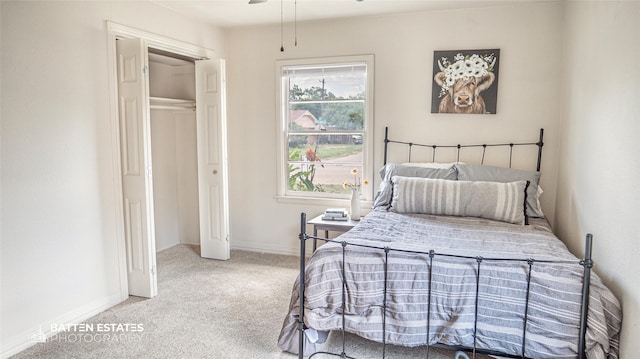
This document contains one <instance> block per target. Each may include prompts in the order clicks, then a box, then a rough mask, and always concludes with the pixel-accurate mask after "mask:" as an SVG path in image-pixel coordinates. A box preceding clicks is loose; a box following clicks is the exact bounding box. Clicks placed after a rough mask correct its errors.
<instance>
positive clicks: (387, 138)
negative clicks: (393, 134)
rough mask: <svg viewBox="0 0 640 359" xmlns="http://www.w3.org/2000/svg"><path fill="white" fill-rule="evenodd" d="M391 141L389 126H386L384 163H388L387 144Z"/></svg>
mask: <svg viewBox="0 0 640 359" xmlns="http://www.w3.org/2000/svg"><path fill="white" fill-rule="evenodd" d="M388 143H389V127H388V126H385V128H384V158H383V161H382V165H383V166H384V165H386V164H387V144H388Z"/></svg>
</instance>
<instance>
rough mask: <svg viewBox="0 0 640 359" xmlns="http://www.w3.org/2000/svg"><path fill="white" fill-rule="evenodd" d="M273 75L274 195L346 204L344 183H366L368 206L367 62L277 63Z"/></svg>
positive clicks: (358, 59) (367, 59)
mask: <svg viewBox="0 0 640 359" xmlns="http://www.w3.org/2000/svg"><path fill="white" fill-rule="evenodd" d="M276 71H277V77H278V78H279V79H280V81H279V85H280V91H279V96H278V104H279V106H278V108H279V111H278V120H279V136H278V137H279V139H278V140H279V164H278V167H279V177H278V178H279V183H278V186H279V188H278V195H279V196H282V197H289V198H290V197H311V198H333V199H340V198H342V199H346V198H349V197H350V193H351V191H350V190H349V189H348V188H345V187H344V186H343V184H344V183H345V182H349V183H354V182H356V181H357V182H363V181H365V180H367V181H369V182H370V184H369V185H368V186H362V189H361V196H362V197H361V198H362V200H367V201H371V199H372V193H373V189H372V188H371V187H372V185H371V183H372V179H373V178H372V176H371V174H372V171H371V169H372V160H373V156H372V154H373V145H372V141H371V133H372V128H373V126H372V125H373V56H372V55H366V56H348V57H338V58H323V59H306V60H283V61H278V62H277V66H276ZM354 168H355V169H356V170H357V175H356V176H354V175H353V174H352V170H353V169H354ZM354 177H357V178H354Z"/></svg>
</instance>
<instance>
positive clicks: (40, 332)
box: [0, 295, 126, 359]
mask: <svg viewBox="0 0 640 359" xmlns="http://www.w3.org/2000/svg"><path fill="white" fill-rule="evenodd" d="M124 299H126V298H124ZM124 299H123V298H122V297H121V296H120V295H114V296H111V297H107V298H103V299H100V300H96V301H94V302H93V303H90V304H87V305H85V306H82V307H80V308H78V309H76V310H73V311H71V312H69V313H66V314H63V315H61V316H59V317H57V318H54V319H53V320H49V321H47V322H44V323H41V324H40V325H39V326H38V327H34V328H31V329H30V330H27V331H24V332H22V333H19V334H17V335H14V336H12V337H11V338H9V339H8V340H7V341H5V342H4V343H2V349H1V350H2V351H1V352H0V358H2V359H5V358H8V357H10V356H12V355H15V354H18V353H20V352H21V351H23V350H25V349H27V348H29V347H31V346H33V345H35V344H38V343H39V342H41V341H43V340H45V339H48V338H50V337H51V336H52V335H53V334H54V333H52V331H51V326H52V325H57V326H60V325H63V324H64V325H70V324H79V323H82V322H84V321H86V320H87V319H89V318H91V317H93V316H94V315H96V314H98V313H100V312H103V311H105V310H107V309H109V308H111V307H113V306H114V305H116V304H118V303H120V302H122V301H123V300H124Z"/></svg>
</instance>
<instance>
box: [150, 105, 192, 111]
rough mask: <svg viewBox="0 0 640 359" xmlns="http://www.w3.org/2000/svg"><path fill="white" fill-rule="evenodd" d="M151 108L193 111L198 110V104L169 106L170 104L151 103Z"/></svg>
mask: <svg viewBox="0 0 640 359" xmlns="http://www.w3.org/2000/svg"><path fill="white" fill-rule="evenodd" d="M149 108H151V109H152V110H182V111H184V110H191V111H195V110H196V106H195V105H194V106H193V107H184V106H168V105H151V106H149Z"/></svg>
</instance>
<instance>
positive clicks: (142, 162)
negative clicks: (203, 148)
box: [116, 39, 158, 298]
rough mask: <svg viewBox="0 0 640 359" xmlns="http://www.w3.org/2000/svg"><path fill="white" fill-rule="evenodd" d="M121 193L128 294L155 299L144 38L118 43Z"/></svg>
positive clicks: (153, 233) (153, 238) (149, 142)
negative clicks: (122, 198)
mask: <svg viewBox="0 0 640 359" xmlns="http://www.w3.org/2000/svg"><path fill="white" fill-rule="evenodd" d="M116 46H117V56H118V97H119V100H118V104H119V119H120V147H121V148H120V153H121V155H122V157H121V163H122V192H123V197H124V201H123V203H124V207H125V208H124V215H125V218H124V222H125V240H126V243H127V246H126V248H127V269H128V279H129V294H130V295H136V296H141V297H147V298H151V297H154V296H155V295H156V294H157V293H158V288H157V278H156V270H155V268H156V251H155V231H154V219H153V185H152V183H153V182H152V172H151V141H150V139H151V137H150V136H151V130H150V122H149V101H148V89H149V84H148V78H147V76H146V70H147V69H148V54H147V47H146V44H145V43H144V41H143V40H141V39H121V40H118V41H117V42H116Z"/></svg>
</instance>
